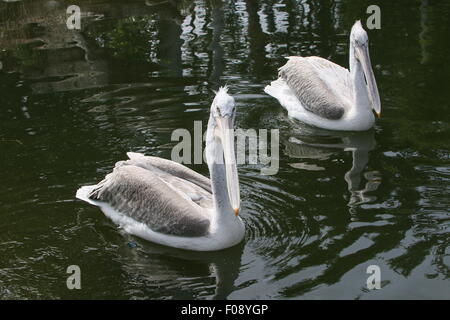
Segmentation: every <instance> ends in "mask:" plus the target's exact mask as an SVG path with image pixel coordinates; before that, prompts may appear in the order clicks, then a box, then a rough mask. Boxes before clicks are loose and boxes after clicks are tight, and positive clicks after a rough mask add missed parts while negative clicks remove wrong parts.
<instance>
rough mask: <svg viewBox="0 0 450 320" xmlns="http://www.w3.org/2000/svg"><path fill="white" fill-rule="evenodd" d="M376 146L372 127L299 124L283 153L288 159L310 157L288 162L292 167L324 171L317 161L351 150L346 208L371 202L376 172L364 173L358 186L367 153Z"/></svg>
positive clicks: (377, 180) (347, 177)
mask: <svg viewBox="0 0 450 320" xmlns="http://www.w3.org/2000/svg"><path fill="white" fill-rule="evenodd" d="M375 146H376V142H375V138H374V130H368V131H364V132H340V133H337V132H332V131H326V130H321V129H317V128H312V127H306V126H304V127H301V132H299V133H297V134H294V136H291V137H290V138H289V140H288V141H287V143H286V153H287V154H288V155H289V156H290V157H291V158H296V159H305V160H308V159H310V160H313V162H314V164H311V163H307V162H298V163H291V166H292V167H294V168H298V169H304V170H313V171H314V170H323V169H324V168H322V167H320V166H318V165H317V162H318V161H322V160H327V159H329V158H330V157H331V156H332V155H333V154H335V153H336V152H337V151H339V150H343V151H350V152H351V153H352V167H351V168H350V170H349V171H347V172H346V174H345V176H344V179H345V181H346V182H347V185H348V191H349V192H350V199H349V202H348V205H349V207H354V206H357V205H359V204H362V203H368V202H372V201H374V200H375V199H376V198H375V197H374V196H370V195H368V193H369V192H371V191H375V190H376V189H377V188H378V186H379V185H380V183H381V179H380V177H379V173H378V172H377V171H370V172H366V173H364V177H365V179H366V180H367V182H366V184H365V186H364V187H363V188H361V177H362V175H363V172H364V170H365V168H366V166H367V163H368V162H369V152H370V151H371V150H373V149H374V148H375Z"/></svg>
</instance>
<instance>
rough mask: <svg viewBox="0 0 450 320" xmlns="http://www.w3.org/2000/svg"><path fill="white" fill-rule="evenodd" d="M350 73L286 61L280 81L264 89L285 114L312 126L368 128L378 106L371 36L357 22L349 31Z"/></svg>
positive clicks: (324, 64)
mask: <svg viewBox="0 0 450 320" xmlns="http://www.w3.org/2000/svg"><path fill="white" fill-rule="evenodd" d="M349 51H350V59H349V60H350V63H349V69H350V71H349V70H347V69H345V68H343V67H341V66H339V65H337V64H335V63H333V62H331V61H328V60H326V59H323V58H320V57H288V62H287V63H286V64H285V65H284V66H283V67H281V68H280V69H279V74H278V76H279V78H278V79H277V80H276V81H273V82H272V83H271V84H270V85H268V86H267V87H266V88H265V89H264V91H265V92H266V93H268V94H269V95H271V96H273V97H275V98H276V99H278V101H279V102H280V104H281V105H282V106H283V107H285V108H286V109H287V111H288V114H289V116H291V117H293V118H295V119H298V120H300V121H303V122H305V123H308V124H310V125H313V126H316V127H319V128H324V129H329V130H343V131H365V130H368V129H370V128H371V127H372V126H373V124H374V122H375V117H374V115H373V112H372V109H373V110H374V111H375V112H376V113H377V115H378V116H380V113H381V103H380V97H379V95H378V88H377V84H376V82H375V76H374V74H373V71H372V67H371V63H370V57H369V38H368V37H367V33H366V31H365V30H364V29H363V27H362V26H361V22H360V21H357V22H356V23H355V24H354V25H353V27H352V30H351V33H350V50H349Z"/></svg>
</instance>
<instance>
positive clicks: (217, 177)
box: [76, 87, 245, 251]
mask: <svg viewBox="0 0 450 320" xmlns="http://www.w3.org/2000/svg"><path fill="white" fill-rule="evenodd" d="M235 115H236V107H235V102H234V98H233V97H232V96H230V95H229V94H228V88H227V87H222V88H220V89H219V91H218V92H217V94H216V96H215V98H214V100H213V102H212V105H211V110H210V117H209V121H208V128H207V133H206V149H205V156H206V162H207V163H208V168H209V172H210V175H211V179H208V178H206V177H204V176H202V175H200V174H198V173H197V172H195V171H193V170H191V169H189V168H187V167H185V166H183V165H182V164H179V163H176V162H174V161H170V160H166V159H162V158H158V157H150V156H144V155H143V154H139V153H132V152H129V153H127V155H128V157H129V160H126V161H119V162H117V163H116V165H115V167H114V170H113V172H112V173H110V174H108V175H107V176H106V177H105V179H104V180H103V181H101V182H100V183H98V184H97V185H93V186H84V187H81V188H80V189H79V190H78V191H77V194H76V196H77V198H79V199H81V200H84V201H87V202H89V203H90V204H93V205H96V206H99V207H100V208H101V209H102V211H103V212H104V213H105V215H106V216H107V217H109V218H111V219H112V220H113V221H114V222H115V223H116V224H118V225H120V226H121V227H122V228H123V229H124V230H125V231H126V232H128V233H130V234H133V235H136V236H138V237H141V238H143V239H146V240H149V241H152V242H156V243H158V244H162V245H166V246H170V247H175V248H181V249H188V250H195V251H213V250H220V249H225V248H228V247H231V246H234V245H236V244H238V243H239V242H241V241H242V239H243V238H244V234H245V226H244V223H243V222H242V220H241V218H240V217H239V216H238V213H239V208H240V194H239V181H238V174H237V166H236V160H235V153H234V134H233V126H234V119H235Z"/></svg>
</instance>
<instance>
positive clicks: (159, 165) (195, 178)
mask: <svg viewBox="0 0 450 320" xmlns="http://www.w3.org/2000/svg"><path fill="white" fill-rule="evenodd" d="M127 155H128V157H129V158H130V160H128V161H126V163H127V164H133V165H136V166H138V167H142V168H144V169H147V170H153V171H154V170H155V169H156V170H159V171H162V172H165V173H167V174H169V175H172V176H175V177H179V178H181V179H184V180H187V181H190V182H192V183H194V184H196V185H198V186H199V187H201V188H203V189H205V190H206V191H208V192H209V193H212V190H211V180H209V179H208V178H206V177H205V176H202V175H201V174H199V173H197V172H195V171H194V170H191V169H189V168H187V167H185V166H183V165H182V164H179V163H177V162H174V161H171V160H166V159H163V158H158V157H149V156H144V155H143V154H141V153H134V152H128V153H127Z"/></svg>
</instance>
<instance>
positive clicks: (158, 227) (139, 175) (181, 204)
mask: <svg viewBox="0 0 450 320" xmlns="http://www.w3.org/2000/svg"><path fill="white" fill-rule="evenodd" d="M142 157H144V156H142ZM144 158H148V157H144ZM152 160H154V159H152ZM129 161H130V162H133V159H132V160H129ZM129 161H121V162H118V163H117V164H116V167H115V168H114V170H113V172H112V173H110V174H108V175H107V176H106V177H105V179H104V180H103V181H101V182H100V183H99V184H98V185H97V187H96V188H95V189H94V190H93V191H92V192H91V194H90V195H89V198H91V199H93V200H99V201H103V202H106V203H108V204H110V205H111V206H112V207H113V208H114V209H115V210H117V211H119V212H120V213H122V214H124V215H127V216H129V217H131V218H133V219H134V220H136V221H138V222H141V223H144V224H146V225H147V226H148V227H149V228H150V229H151V230H153V231H156V232H160V233H164V234H169V235H176V236H184V237H200V236H204V235H206V234H208V232H209V225H210V221H209V217H208V216H207V214H206V213H205V212H204V209H202V208H201V207H199V206H198V205H197V204H196V203H194V202H193V201H191V199H187V197H185V196H183V193H182V192H178V191H177V190H176V189H174V188H173V187H172V186H171V185H170V184H168V183H167V182H166V181H165V180H164V175H161V174H159V173H156V172H153V171H151V170H148V169H146V168H143V167H142V166H136V165H134V164H132V163H129ZM166 161H168V160H166ZM186 169H187V168H186ZM205 179H206V178H205ZM200 180H201V179H200ZM207 180H208V179H207ZM203 182H206V181H203Z"/></svg>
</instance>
